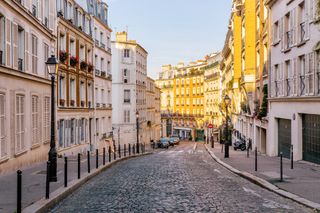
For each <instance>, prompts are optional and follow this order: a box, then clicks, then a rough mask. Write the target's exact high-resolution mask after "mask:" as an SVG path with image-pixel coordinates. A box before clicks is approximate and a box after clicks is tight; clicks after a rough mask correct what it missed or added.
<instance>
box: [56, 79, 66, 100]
mask: <svg viewBox="0 0 320 213" xmlns="http://www.w3.org/2000/svg"><path fill="white" fill-rule="evenodd" d="M58 86H59V98H60V100H65V91H66V83H65V77H64V76H60V77H59V85H58ZM60 105H64V104H61V101H60Z"/></svg>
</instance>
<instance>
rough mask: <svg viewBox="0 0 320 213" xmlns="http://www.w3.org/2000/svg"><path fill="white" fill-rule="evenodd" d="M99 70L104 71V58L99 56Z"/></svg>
mask: <svg viewBox="0 0 320 213" xmlns="http://www.w3.org/2000/svg"><path fill="white" fill-rule="evenodd" d="M100 70H101V71H102V72H103V71H104V58H101V63H100Z"/></svg>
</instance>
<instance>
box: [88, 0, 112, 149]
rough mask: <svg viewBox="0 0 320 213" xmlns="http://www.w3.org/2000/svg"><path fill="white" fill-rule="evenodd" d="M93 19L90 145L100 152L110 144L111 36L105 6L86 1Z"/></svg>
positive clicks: (106, 6) (99, 2)
mask: <svg viewBox="0 0 320 213" xmlns="http://www.w3.org/2000/svg"><path fill="white" fill-rule="evenodd" d="M87 5H88V11H89V12H90V14H92V15H93V37H94V51H93V54H94V60H93V64H94V68H95V71H94V100H95V105H94V107H95V113H94V117H95V121H94V128H95V129H94V144H95V145H96V148H100V149H101V148H103V147H106V146H109V145H111V144H113V143H112V142H113V141H112V136H113V134H114V133H113V130H112V96H111V95H112V71H111V67H112V66H111V58H112V55H111V32H112V30H111V29H110V27H109V25H108V5H107V4H106V3H104V2H102V1H100V0H97V1H94V2H92V4H90V1H88V4H87Z"/></svg>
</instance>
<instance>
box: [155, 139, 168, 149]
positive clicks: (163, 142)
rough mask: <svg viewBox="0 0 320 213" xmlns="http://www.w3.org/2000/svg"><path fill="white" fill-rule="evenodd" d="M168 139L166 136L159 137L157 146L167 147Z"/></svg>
mask: <svg viewBox="0 0 320 213" xmlns="http://www.w3.org/2000/svg"><path fill="white" fill-rule="evenodd" d="M169 146H170V144H169V139H168V138H160V140H159V141H158V148H167V149H168V148H169Z"/></svg>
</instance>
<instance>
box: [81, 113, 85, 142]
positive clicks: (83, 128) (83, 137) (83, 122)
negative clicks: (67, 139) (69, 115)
mask: <svg viewBox="0 0 320 213" xmlns="http://www.w3.org/2000/svg"><path fill="white" fill-rule="evenodd" d="M85 122H86V119H84V118H82V119H81V120H80V132H81V133H80V140H81V141H84V140H85Z"/></svg>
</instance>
